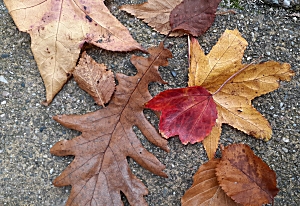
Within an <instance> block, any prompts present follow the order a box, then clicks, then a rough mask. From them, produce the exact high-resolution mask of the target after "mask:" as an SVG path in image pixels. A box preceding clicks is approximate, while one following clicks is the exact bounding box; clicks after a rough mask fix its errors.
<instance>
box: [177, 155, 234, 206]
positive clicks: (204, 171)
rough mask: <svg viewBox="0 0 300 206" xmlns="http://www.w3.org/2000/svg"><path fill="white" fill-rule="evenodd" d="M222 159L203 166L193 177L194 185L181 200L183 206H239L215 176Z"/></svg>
mask: <svg viewBox="0 0 300 206" xmlns="http://www.w3.org/2000/svg"><path fill="white" fill-rule="evenodd" d="M219 162H220V159H213V160H210V161H209V162H207V163H205V164H203V165H201V166H200V167H199V169H198V171H197V172H196V174H195V175H194V176H193V185H192V186H191V188H189V189H188V190H187V191H186V192H185V194H184V195H183V197H182V198H181V204H182V206H238V205H239V204H237V203H235V202H234V201H233V200H232V199H231V198H230V197H228V196H227V195H226V194H225V192H224V191H223V190H222V189H221V187H220V186H219V183H218V181H217V176H216V174H215V169H216V166H217V165H218V164H219Z"/></svg>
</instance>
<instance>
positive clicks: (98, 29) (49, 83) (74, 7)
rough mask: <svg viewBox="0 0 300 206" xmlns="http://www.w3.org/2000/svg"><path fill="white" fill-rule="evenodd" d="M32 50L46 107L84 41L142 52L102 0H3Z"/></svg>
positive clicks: (72, 65)
mask: <svg viewBox="0 0 300 206" xmlns="http://www.w3.org/2000/svg"><path fill="white" fill-rule="evenodd" d="M4 3H5V5H6V7H7V9H8V10H9V13H10V15H11V16H12V18H13V20H14V22H15V23H16V25H17V27H18V28H19V30H20V31H24V32H27V33H29V34H30V36H31V49H32V52H33V55H34V58H35V60H36V62H37V65H38V68H39V70H40V73H41V76H42V78H43V81H44V84H45V87H46V99H47V100H46V102H45V104H46V105H48V104H49V103H50V102H51V101H52V99H53V98H54V96H55V95H56V94H57V93H58V92H59V91H60V90H61V88H62V87H63V85H64V84H65V83H66V81H67V79H68V74H69V73H71V71H72V70H73V69H74V67H75V65H76V62H77V59H78V57H79V53H80V49H81V47H82V46H83V44H84V43H85V42H87V43H90V44H93V45H95V46H98V47H100V48H103V49H107V50H111V51H129V50H134V49H142V47H141V46H140V45H139V44H138V43H137V42H136V41H135V40H134V39H132V37H131V35H130V33H129V32H128V30H127V29H126V28H125V27H124V26H123V25H122V24H121V23H120V22H119V21H118V20H117V19H116V18H115V17H114V16H113V15H112V14H111V13H110V12H109V10H108V9H107V8H106V6H105V5H104V2H103V0H99V1H96V0H91V1H78V0H65V1H62V0H48V1H45V0H36V1H23V0H4Z"/></svg>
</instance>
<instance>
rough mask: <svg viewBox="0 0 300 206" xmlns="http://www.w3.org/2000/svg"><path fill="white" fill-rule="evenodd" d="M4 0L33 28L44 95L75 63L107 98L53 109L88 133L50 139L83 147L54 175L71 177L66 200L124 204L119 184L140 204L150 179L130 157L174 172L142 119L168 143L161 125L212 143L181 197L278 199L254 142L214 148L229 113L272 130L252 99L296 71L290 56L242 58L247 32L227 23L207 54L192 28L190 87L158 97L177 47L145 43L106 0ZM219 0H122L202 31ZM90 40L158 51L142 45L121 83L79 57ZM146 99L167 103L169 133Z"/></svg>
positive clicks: (83, 82)
mask: <svg viewBox="0 0 300 206" xmlns="http://www.w3.org/2000/svg"><path fill="white" fill-rule="evenodd" d="M4 2H5V4H6V6H7V7H8V9H9V11H10V13H11V15H12V17H13V18H14V21H15V22H16V25H17V26H18V28H19V29H20V30H22V31H26V32H28V33H29V34H30V35H31V38H32V51H33V54H34V57H35V59H36V61H37V64H38V67H39V69H40V72H41V75H42V77H43V80H44V83H45V86H46V91H47V100H46V102H45V104H46V105H47V104H49V103H50V102H51V101H52V99H53V98H54V96H55V95H56V94H57V92H58V91H59V90H60V89H61V88H62V86H63V85H64V84H65V83H66V81H67V79H68V74H69V73H72V75H73V76H74V78H75V81H76V82H77V83H78V85H79V86H80V87H81V88H82V89H84V90H85V91H87V92H88V93H89V94H90V95H91V96H92V97H93V98H94V99H95V101H96V103H97V104H99V105H102V106H103V108H102V109H100V110H98V111H95V112H92V113H88V114H85V115H60V116H55V117H54V119H55V120H56V121H58V122H60V123H61V124H62V125H64V126H66V127H68V128H70V129H75V130H78V131H80V132H81V133H82V134H81V135H80V136H78V137H76V138H73V139H71V140H63V141H60V142H58V143H56V144H55V145H54V146H53V147H52V148H51V153H52V154H54V155H58V156H65V155H73V156H75V159H74V160H73V161H72V163H71V164H70V165H69V166H68V167H67V168H66V169H65V170H64V171H63V172H62V174H61V175H60V176H59V177H57V178H56V179H55V180H54V185H56V186H66V185H71V186H72V190H71V194H70V196H69V199H68V202H67V205H86V204H91V205H93V204H98V205H122V201H121V198H120V191H122V192H123V193H124V194H125V195H126V197H127V199H128V201H129V202H130V204H131V205H147V203H146V201H145V200H144V198H143V196H144V195H146V194H147V193H148V191H147V188H146V187H145V185H143V183H142V182H141V181H140V180H139V179H138V178H137V177H136V176H135V175H134V174H132V172H131V171H130V168H129V165H128V163H127V160H126V157H131V158H133V159H134V160H135V161H136V162H138V163H139V164H140V165H141V166H143V167H144V168H146V169H148V170H149V171H151V172H153V173H154V174H157V175H160V176H163V177H167V175H166V174H165V173H164V172H163V170H164V168H165V166H164V165H163V164H162V163H160V161H159V160H158V159H157V158H156V157H155V156H154V155H153V154H151V153H150V152H148V151H147V150H146V149H145V148H144V147H143V146H142V145H141V143H140V141H139V140H138V138H137V137H136V135H135V133H134V132H133V130H132V127H133V126H134V125H135V126H137V127H138V128H139V129H140V130H141V131H142V133H143V134H144V136H145V137H146V138H147V139H148V140H149V141H150V142H151V143H153V144H154V145H156V146H158V147H160V148H162V149H163V150H165V151H169V148H168V146H167V141H166V140H165V139H163V138H161V135H162V136H163V137H164V138H166V139H168V138H169V137H171V136H175V135H178V136H179V138H180V140H181V142H182V143H183V144H187V143H189V142H190V143H192V144H193V143H196V142H201V141H202V143H203V144H204V147H205V150H206V152H207V155H208V157H209V159H210V161H209V162H207V163H206V164H204V165H202V166H201V167H200V168H199V170H198V172H197V173H196V174H195V176H194V183H193V185H192V187H191V188H190V189H189V190H188V191H187V192H186V193H185V195H184V196H183V197H182V205H186V206H188V205H209V204H211V205H217V204H219V205H239V204H242V205H261V204H266V203H271V202H273V201H274V197H275V195H276V194H277V193H278V189H277V187H276V175H275V173H274V171H272V170H271V169H270V168H269V167H268V165H267V164H266V163H264V162H263V161H262V160H261V159H260V158H258V157H257V156H255V155H254V154H253V152H252V150H251V149H250V147H249V146H247V145H243V144H234V145H230V146H227V147H225V148H223V147H222V158H221V159H214V154H215V151H216V149H217V148H218V143H219V138H220V135H221V126H222V124H223V123H225V124H229V125H231V126H233V127H235V128H237V129H239V130H241V131H243V132H245V133H246V134H249V135H252V136H254V137H256V138H261V139H265V140H269V139H270V138H271V133H272V130H271V127H270V125H269V123H268V121H267V120H266V119H265V118H264V117H263V116H262V115H261V114H260V113H259V112H258V111H257V110H256V109H255V108H253V107H252V105H251V100H252V99H253V98H255V97H258V96H260V95H262V94H266V93H268V92H271V91H273V90H275V89H277V88H278V87H279V83H278V81H279V80H282V81H283V80H285V81H289V80H290V79H291V77H292V76H293V75H294V72H293V71H292V70H290V65H289V64H287V63H283V64H281V63H278V62H274V61H269V62H264V63H258V64H254V63H251V64H242V63H241V60H242V58H243V54H244V50H245V48H246V46H247V42H246V40H245V39H243V38H242V37H241V35H240V34H239V32H238V31H237V30H234V31H230V30H226V31H225V32H224V34H223V35H222V36H221V38H220V39H219V41H218V42H217V44H216V45H215V46H214V47H213V48H212V50H211V51H210V53H209V54H208V55H205V54H204V52H203V50H202V49H201V48H200V45H199V43H198V41H197V40H196V39H195V38H194V37H191V36H189V37H188V39H189V65H190V66H189V82H188V87H186V88H179V89H173V90H167V91H164V92H162V93H160V94H158V95H157V96H156V97H154V98H153V99H152V96H151V95H150V93H149V91H148V84H149V83H150V82H160V83H164V81H163V80H162V79H161V77H160V75H159V72H158V67H159V66H167V65H168V58H171V57H172V54H171V52H170V51H169V50H168V49H166V48H164V45H163V43H161V44H160V45H159V46H158V47H152V48H149V49H148V50H147V51H145V50H144V49H143V48H142V47H141V46H140V45H139V44H138V43H137V42H136V41H134V40H133V39H132V37H131V36H130V34H129V32H128V31H127V29H126V28H125V27H124V26H123V25H122V24H121V23H119V22H118V21H117V20H116V19H115V18H114V17H113V16H112V15H111V14H110V12H109V10H108V9H107V8H106V7H105V5H104V3H103V2H102V1H89V2H86V3H80V4H79V3H78V4H75V3H74V1H62V2H54V1H43V2H40V3H38V2H37V3H36V2H35V3H32V2H30V3H27V4H26V5H25V4H20V3H19V2H18V1H17V0H14V1H12V0H9V1H8V0H6V1H4ZM219 2H220V0H214V1H207V0H184V1H181V0H169V1H158V0H149V1H148V2H147V3H144V4H141V5H126V6H123V7H122V8H121V9H122V10H125V11H127V12H130V13H132V14H133V15H135V16H137V17H138V18H141V19H143V20H144V21H145V22H146V23H148V24H149V25H150V26H152V27H153V28H154V29H155V30H157V31H158V32H160V33H162V34H168V35H171V36H181V35H183V34H190V35H193V36H199V35H201V34H203V33H204V32H205V31H206V30H207V29H208V28H209V27H210V26H211V24H212V23H213V21H214V18H215V13H216V9H217V6H218V4H219ZM28 13H35V14H36V15H27V14H28ZM85 42H87V43H90V44H94V45H96V46H98V47H100V48H103V49H108V50H112V51H128V50H133V49H140V50H142V51H145V52H147V53H149V56H148V57H139V56H135V55H133V56H132V58H131V62H132V64H133V65H134V66H135V67H136V68H137V71H138V72H137V74H136V75H135V76H126V75H124V74H116V78H117V80H118V83H119V84H118V85H117V86H115V81H114V74H113V73H112V72H111V71H107V69H106V66H105V65H103V64H98V63H96V62H95V61H94V60H93V59H92V58H91V57H89V56H88V55H87V54H86V53H85V52H83V53H82V55H81V58H80V61H79V63H78V65H77V66H76V62H77V59H78V56H79V53H80V49H81V47H82V46H83V44H84V43H85ZM75 66H76V67H75ZM74 67H75V69H74ZM107 103H108V104H107ZM106 104H107V106H106ZM145 107H147V108H151V109H153V110H156V111H160V112H161V115H160V123H159V130H160V134H159V133H158V132H157V131H156V129H155V128H154V127H153V126H152V125H151V124H150V123H149V122H148V121H147V120H146V118H145V117H144V115H143V110H144V108H145ZM245 188H247V189H245Z"/></svg>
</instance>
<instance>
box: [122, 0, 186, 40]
mask: <svg viewBox="0 0 300 206" xmlns="http://www.w3.org/2000/svg"><path fill="white" fill-rule="evenodd" d="M181 2H182V0H164V1H161V0H148V2H145V3H143V4H136V5H123V6H121V7H120V9H121V10H123V11H126V12H128V13H130V14H132V15H134V16H136V17H137V18H140V19H142V20H143V21H144V22H146V23H147V24H148V25H149V26H151V27H152V28H154V30H156V31H158V32H160V33H161V34H164V35H167V34H168V33H169V32H170V31H171V26H170V14H171V11H172V10H173V9H174V8H175V7H176V6H177V5H178V4H180V3H181ZM184 34H185V32H183V31H175V32H172V33H171V34H170V36H182V35H184Z"/></svg>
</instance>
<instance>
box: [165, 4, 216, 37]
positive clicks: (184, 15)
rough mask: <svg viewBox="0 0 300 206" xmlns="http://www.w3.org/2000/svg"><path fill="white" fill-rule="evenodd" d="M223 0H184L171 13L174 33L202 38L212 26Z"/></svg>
mask: <svg viewBox="0 0 300 206" xmlns="http://www.w3.org/2000/svg"><path fill="white" fill-rule="evenodd" d="M220 1H221V0H183V1H182V2H181V3H180V4H179V5H177V6H176V7H175V8H174V9H173V10H172V12H171V15H170V24H171V28H172V31H180V30H181V31H184V32H186V33H189V34H191V35H193V36H200V35H202V34H204V33H205V32H206V30H207V29H209V27H210V26H211V25H212V23H213V22H214V20H215V17H216V11H217V7H218V5H219V3H220Z"/></svg>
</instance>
